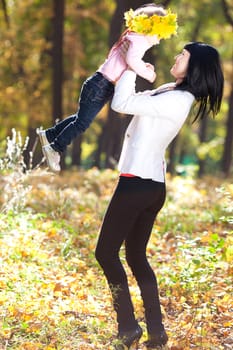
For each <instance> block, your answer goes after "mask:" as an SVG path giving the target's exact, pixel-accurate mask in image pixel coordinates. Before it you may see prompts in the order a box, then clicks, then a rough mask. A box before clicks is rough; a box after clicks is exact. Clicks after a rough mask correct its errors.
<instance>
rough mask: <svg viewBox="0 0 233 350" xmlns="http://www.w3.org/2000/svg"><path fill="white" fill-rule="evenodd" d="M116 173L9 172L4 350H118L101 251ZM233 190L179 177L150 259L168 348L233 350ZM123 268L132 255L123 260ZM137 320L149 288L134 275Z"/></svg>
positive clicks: (0, 292)
mask: <svg viewBox="0 0 233 350" xmlns="http://www.w3.org/2000/svg"><path fill="white" fill-rule="evenodd" d="M117 178H118V174H117V172H116V171H111V170H105V171H99V170H97V169H90V170H88V171H78V170H75V171H73V172H67V173H66V172H64V173H61V174H60V175H53V174H51V173H49V172H48V171H46V170H43V169H42V170H41V169H37V170H32V171H30V172H28V173H22V172H21V171H19V170H17V169H14V171H11V172H9V171H8V172H6V171H2V173H1V174H0V262H1V270H0V309H1V312H0V349H1V350H8V349H12V350H13V349H17V350H55V349H56V350H76V349H77V350H84V349H95V350H103V349H106V350H110V349H113V347H112V345H113V344H114V337H115V335H116V331H117V330H116V319H115V313H114V312H113V309H112V304H111V296H110V293H109V290H108V287H107V284H106V281H105V278H104V276H103V274H102V271H101V269H100V267H99V266H98V264H97V262H96V260H95V257H94V250H95V245H96V241H97V237H98V231H99V229H100V225H101V221H102V218H103V215H104V212H105V210H106V207H107V204H108V202H109V200H110V198H111V195H112V192H113V190H114V187H115V185H116V182H117ZM232 198H233V184H232V183H231V182H230V181H227V180H223V179H216V178H211V177H208V178H203V179H198V180H195V179H191V178H188V177H169V176H168V179H167V201H166V204H165V207H164V208H163V209H162V211H161V213H160V214H159V216H158V218H157V221H156V222H155V225H154V227H153V232H152V236H151V240H150V242H149V245H148V257H149V259H150V263H151V265H152V267H153V269H154V271H155V272H156V275H157V279H158V284H159V290H160V295H161V304H162V310H163V316H164V324H165V327H166V330H167V333H168V335H169V343H168V347H167V349H170V350H188V349H198V350H201V349H208V350H221V349H223V350H224V349H233V287H232V286H233V228H232V224H233V218H232V217H233V207H232V202H233V201H232ZM121 257H122V261H123V263H124V264H125V260H124V251H123V249H122V252H121ZM125 267H126V269H127V273H128V276H129V283H130V290H131V293H132V299H133V303H134V306H135V310H136V316H137V319H138V320H139V322H140V325H141V326H142V328H143V330H144V334H143V337H142V339H141V342H140V349H144V348H143V341H145V340H146V332H145V323H144V314H143V307H142V302H141V298H140V293H139V290H138V288H137V286H136V284H135V281H134V278H133V276H132V275H131V273H130V271H129V269H128V267H127V266H126V265H125Z"/></svg>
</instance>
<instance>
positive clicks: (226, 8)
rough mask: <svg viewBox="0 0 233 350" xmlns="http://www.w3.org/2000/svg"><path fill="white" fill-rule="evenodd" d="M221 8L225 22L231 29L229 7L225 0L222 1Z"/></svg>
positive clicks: (232, 20) (231, 19)
mask: <svg viewBox="0 0 233 350" xmlns="http://www.w3.org/2000/svg"><path fill="white" fill-rule="evenodd" d="M222 7H223V12H224V15H225V17H226V19H227V22H228V23H229V24H230V25H231V26H232V27H233V18H232V16H231V14H230V7H229V5H228V3H227V1H226V0H222Z"/></svg>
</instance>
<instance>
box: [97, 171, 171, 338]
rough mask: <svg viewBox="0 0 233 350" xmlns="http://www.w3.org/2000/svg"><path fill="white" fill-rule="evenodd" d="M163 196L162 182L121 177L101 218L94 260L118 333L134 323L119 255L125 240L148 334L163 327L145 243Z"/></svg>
mask: <svg viewBox="0 0 233 350" xmlns="http://www.w3.org/2000/svg"><path fill="white" fill-rule="evenodd" d="M165 196H166V189H165V184H164V183H161V182H155V181H152V180H147V179H141V178H139V177H123V176H121V177H120V180H119V183H118V185H117V187H116V190H115V192H114V194H113V197H112V200H111V202H110V204H109V206H108V209H107V212H106V214H105V217H104V221H103V224H102V228H101V232H100V236H99V240H98V243H97V247H96V259H97V261H98V262H99V264H100V265H101V267H102V269H103V271H104V274H105V276H106V278H107V281H108V284H109V287H110V290H111V292H112V297H113V306H114V309H115V311H116V313H117V322H118V330H119V331H120V332H122V331H129V330H132V329H135V325H136V324H137V322H136V319H135V316H134V309H133V304H132V301H131V297H130V293H129V287H128V281H127V276H126V273H125V270H124V268H123V265H122V263H121V261H120V258H119V250H120V248H121V245H122V244H123V242H124V241H125V249H126V260H127V263H128V265H129V266H130V268H131V270H132V272H133V275H134V276H135V278H136V280H137V283H138V286H139V288H140V291H141V296H142V300H143V304H144V308H145V318H146V324H147V330H148V333H150V334H153V333H154V332H155V331H156V330H158V329H160V328H161V327H162V316H161V308H160V302H159V294H158V287H157V281H156V277H155V274H154V272H153V270H152V268H151V267H150V265H149V263H148V260H147V257H146V246H147V243H148V240H149V238H150V234H151V230H152V227H153V224H154V220H155V218H156V215H157V213H158V212H159V210H160V209H161V208H162V206H163V204H164V201H165Z"/></svg>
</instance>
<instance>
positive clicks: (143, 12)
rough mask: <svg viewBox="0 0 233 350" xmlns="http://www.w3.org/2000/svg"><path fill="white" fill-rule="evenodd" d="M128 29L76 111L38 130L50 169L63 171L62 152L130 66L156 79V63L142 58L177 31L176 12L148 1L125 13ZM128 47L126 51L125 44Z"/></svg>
mask: <svg viewBox="0 0 233 350" xmlns="http://www.w3.org/2000/svg"><path fill="white" fill-rule="evenodd" d="M125 22H126V27H127V29H126V31H125V32H124V33H123V34H122V35H121V37H120V39H119V40H118V42H117V43H116V44H115V45H114V46H113V47H112V49H111V50H110V52H109V55H108V57H107V59H106V60H105V62H104V63H103V64H102V65H101V66H100V67H99V69H98V70H97V72H95V73H94V75H92V76H91V77H89V78H88V79H87V80H86V81H85V82H84V84H83V86H82V90H81V94H80V98H79V109H78V111H77V112H76V114H74V115H71V116H69V117H68V118H66V119H64V120H62V121H60V122H59V123H57V124H56V125H55V126H53V127H52V128H49V129H47V130H38V135H39V138H40V142H41V145H42V151H43V154H44V156H45V158H46V161H47V163H48V166H49V168H50V170H52V171H55V172H58V171H60V164H59V163H60V153H61V152H64V151H65V149H66V147H67V146H68V145H69V144H70V143H71V141H72V140H73V139H74V138H75V137H76V136H78V135H79V134H81V133H82V132H84V131H85V130H86V129H87V128H88V127H89V125H90V124H91V122H92V121H93V119H94V118H95V116H96V115H97V114H98V113H99V111H100V110H101V109H102V108H103V106H104V105H105V104H106V103H107V102H108V101H109V100H110V99H111V98H112V96H113V93H114V84H115V83H116V81H117V80H118V79H119V78H120V76H121V75H122V73H123V72H124V71H125V70H126V69H127V66H130V67H131V68H132V69H133V70H134V71H135V72H136V73H137V74H138V75H139V76H141V77H143V78H144V79H147V80H148V81H150V82H154V80H155V77H156V75H155V72H154V67H153V65H151V64H149V63H146V62H144V61H143V60H142V57H143V56H144V54H145V52H146V51H147V50H148V49H149V48H151V47H152V46H153V45H156V44H158V43H159V41H160V39H167V38H170V36H171V35H172V34H175V33H176V29H177V22H176V14H172V13H171V12H170V11H169V10H168V11H166V10H165V9H164V8H163V7H161V6H156V5H155V4H153V3H152V4H146V5H142V6H141V7H139V8H138V9H137V10H135V11H133V10H132V9H131V10H130V11H128V12H126V13H125ZM125 42H127V43H128V45H129V47H128V50H127V52H126V53H125V54H123V52H124V44H125Z"/></svg>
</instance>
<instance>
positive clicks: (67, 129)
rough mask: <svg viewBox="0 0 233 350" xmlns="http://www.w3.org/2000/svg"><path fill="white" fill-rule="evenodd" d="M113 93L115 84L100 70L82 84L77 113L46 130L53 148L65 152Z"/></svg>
mask: <svg viewBox="0 0 233 350" xmlns="http://www.w3.org/2000/svg"><path fill="white" fill-rule="evenodd" d="M113 93H114V84H113V83H111V82H110V81H109V80H107V79H106V78H104V76H103V75H102V74H101V73H100V72H96V73H95V74H94V75H92V76H91V77H90V78H88V79H87V80H86V81H85V82H84V84H83V86H82V90H81V94H80V98H79V108H78V111H77V112H76V114H73V115H71V116H69V117H67V118H66V119H64V120H62V121H60V122H59V123H57V124H56V125H55V126H53V127H52V128H49V129H47V130H46V136H47V139H48V141H49V142H50V143H51V146H52V148H53V149H55V151H57V152H64V151H65V149H66V147H67V146H68V145H69V144H70V143H71V141H72V140H73V139H74V138H75V137H76V136H78V135H80V134H81V133H83V132H84V131H85V130H86V129H87V128H88V127H89V126H90V124H91V122H92V121H93V119H94V118H95V116H96V115H97V114H98V113H99V111H100V110H101V109H102V108H103V106H104V105H105V104H106V103H107V102H108V101H109V100H110V99H111V98H112V96H113Z"/></svg>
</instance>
